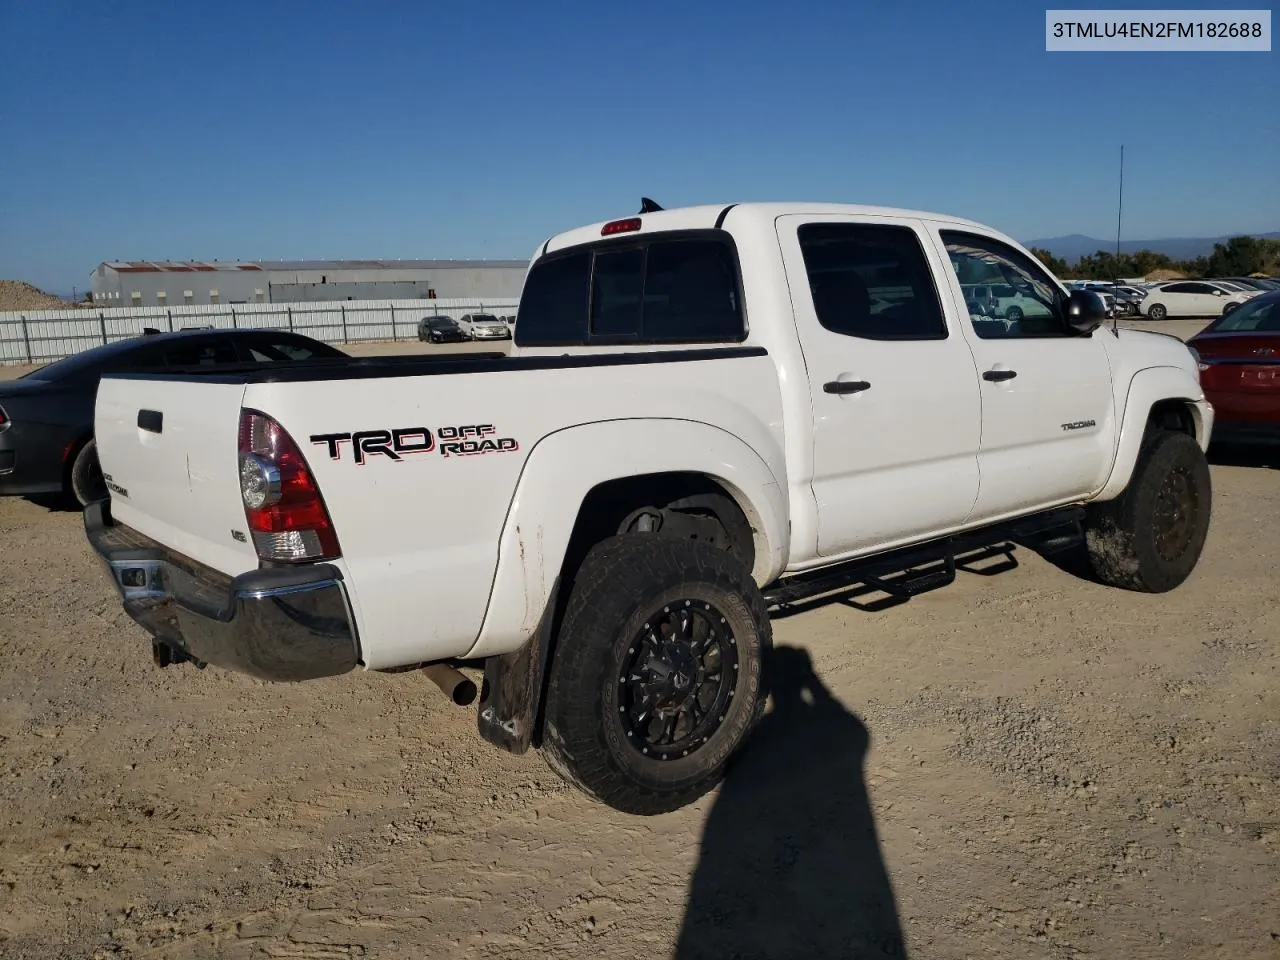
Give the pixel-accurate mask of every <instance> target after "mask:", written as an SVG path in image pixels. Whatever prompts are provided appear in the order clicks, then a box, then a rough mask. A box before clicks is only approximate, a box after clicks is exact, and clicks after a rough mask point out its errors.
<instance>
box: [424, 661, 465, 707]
mask: <svg viewBox="0 0 1280 960" xmlns="http://www.w3.org/2000/svg"><path fill="white" fill-rule="evenodd" d="M422 672H423V673H424V674H426V677H427V679H428V680H430V681H431V682H432V683H434V684H435V685H436V686H437V687H439V688H440V691H441V692H442V693H443V694H444V695H445V696H446V697H448V698H449V699H450V700H452V701H453V702H454V703H456V704H457V705H458V706H460V707H468V706H470V705H471V704H473V703H474V702H475V699H476V685H475V681H473V680H471V679H470V678H469V677H467V676H466V675H465V674H464V673H462V672H461V671H460V670H458V669H456V668H454V667H451V666H449V664H447V663H433V664H430V665H429V666H425V667H423V668H422Z"/></svg>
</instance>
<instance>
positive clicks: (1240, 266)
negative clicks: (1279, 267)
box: [1206, 237, 1280, 277]
mask: <svg viewBox="0 0 1280 960" xmlns="http://www.w3.org/2000/svg"><path fill="white" fill-rule="evenodd" d="M1277 246H1280V244H1276V243H1275V241H1270V240H1264V239H1262V238H1261V237H1232V238H1230V239H1229V240H1228V241H1227V242H1226V243H1225V244H1223V243H1215V244H1214V245H1213V253H1211V254H1209V259H1208V262H1207V264H1206V270H1207V271H1208V273H1209V276H1212V277H1247V276H1248V275H1249V274H1251V273H1264V272H1266V270H1267V268H1268V267H1269V266H1271V265H1273V263H1274V260H1275V258H1276V253H1277V250H1276V249H1275V248H1276V247H1277Z"/></svg>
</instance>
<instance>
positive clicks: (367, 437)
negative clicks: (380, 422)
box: [310, 423, 520, 466]
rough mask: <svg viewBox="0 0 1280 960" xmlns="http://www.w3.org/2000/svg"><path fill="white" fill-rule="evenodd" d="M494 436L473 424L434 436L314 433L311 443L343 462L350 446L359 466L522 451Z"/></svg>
mask: <svg viewBox="0 0 1280 960" xmlns="http://www.w3.org/2000/svg"><path fill="white" fill-rule="evenodd" d="M495 432H496V431H495V430H494V427H493V424H491V423H472V424H466V425H464V426H460V427H437V428H436V430H435V432H434V433H433V432H432V431H431V430H429V429H428V428H427V427H400V428H399V429H396V430H360V431H358V432H356V433H314V434H312V435H311V438H310V439H311V442H312V443H314V444H323V445H324V446H325V448H326V449H327V450H328V451H329V459H330V460H341V459H342V451H343V444H350V445H351V452H352V456H353V459H354V460H355V462H356V463H357V464H359V465H360V466H364V464H365V463H366V462H368V460H369V458H370V457H375V456H377V457H386V458H387V459H389V460H392V461H394V462H396V463H401V462H403V461H404V459H405V457H407V456H410V455H412V454H415V453H439V454H440V456H442V457H470V456H475V455H477V454H481V453H512V452H514V451H516V450H519V449H520V444H518V443H516V441H515V440H514V439H512V438H511V437H494V436H493V434H494V433H495ZM437 440H438V441H439V443H437V442H436V441H437Z"/></svg>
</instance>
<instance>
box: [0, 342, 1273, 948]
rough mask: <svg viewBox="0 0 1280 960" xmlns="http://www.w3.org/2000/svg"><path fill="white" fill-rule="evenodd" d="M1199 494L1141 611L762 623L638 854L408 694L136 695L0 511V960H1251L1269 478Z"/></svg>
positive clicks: (217, 691) (112, 643) (1042, 567)
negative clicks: (745, 714) (703, 751)
mask: <svg viewBox="0 0 1280 960" xmlns="http://www.w3.org/2000/svg"><path fill="white" fill-rule="evenodd" d="M1169 326H1170V325H1169V324H1165V325H1163V326H1162V329H1168V328H1169ZM1193 326H1198V325H1193ZM1180 332H1181V331H1180ZM1215 460H1216V461H1217V462H1215V464H1214V466H1213V468H1212V472H1213V482H1214V485H1215V502H1214V511H1215V512H1214V519H1213V524H1212V527H1211V531H1210V535H1209V541H1208V545H1207V547H1206V551H1205V555H1204V558H1203V560H1202V563H1201V565H1200V567H1199V569H1198V570H1197V572H1196V573H1195V575H1194V576H1193V577H1192V579H1191V580H1190V581H1188V582H1187V583H1186V584H1185V585H1184V586H1183V587H1182V588H1180V589H1179V590H1177V591H1175V592H1173V593H1171V594H1167V595H1164V596H1141V595H1135V594H1128V593H1124V592H1120V591H1115V590H1110V589H1107V588H1104V587H1101V586H1097V585H1095V584H1092V583H1090V582H1087V581H1086V580H1083V579H1080V578H1078V577H1077V576H1075V575H1073V574H1072V573H1070V572H1067V571H1064V570H1063V569H1060V568H1059V567H1058V566H1055V565H1053V564H1051V563H1049V562H1047V561H1045V560H1044V559H1042V558H1040V557H1039V556H1037V555H1035V554H1033V553H1031V552H1029V551H1027V550H1024V549H1019V550H1017V551H1016V553H1014V555H1013V556H1014V559H1015V561H1016V566H1015V567H1014V568H1013V569H1007V570H1005V571H1003V572H992V571H991V570H988V574H989V575H981V574H977V573H962V574H961V575H960V578H959V579H958V580H957V582H956V583H955V584H953V585H952V586H950V587H947V588H945V589H942V590H939V591H935V592H933V593H929V594H925V595H923V596H920V597H917V598H915V599H913V600H912V601H910V602H909V603H907V604H905V605H901V606H896V607H892V608H889V609H885V610H881V611H879V612H868V611H865V610H862V609H858V608H857V607H856V606H855V605H854V604H853V603H851V602H841V601H837V602H829V603H825V604H821V605H816V606H813V607H810V608H806V609H800V610H794V611H789V612H788V613H786V614H785V615H783V614H780V615H779V616H778V617H777V618H776V619H775V622H774V630H775V643H776V644H777V645H778V646H779V647H780V648H781V649H782V650H783V655H782V657H780V658H779V661H778V663H779V665H780V667H779V674H778V676H777V678H776V679H775V683H776V685H777V687H778V691H777V699H776V702H775V705H774V710H773V712H772V713H771V714H770V715H769V716H768V717H767V718H766V720H765V723H764V725H763V726H762V728H761V730H760V732H759V733H758V734H757V736H756V737H755V739H754V740H753V742H752V744H751V745H750V746H749V747H748V749H747V750H746V752H745V753H744V755H743V757H742V760H741V762H740V763H739V764H738V765H737V766H736V767H735V769H734V770H733V772H732V773H731V775H730V777H729V779H728V781H727V783H726V785H725V786H724V787H723V788H721V789H720V790H719V791H717V792H716V793H715V794H713V795H711V796H709V797H707V798H705V799H704V800H703V801H701V802H700V803H698V804H696V805H694V806H692V807H690V808H687V809H685V810H682V811H679V812H677V813H674V814H670V815H666V816H662V817H657V818H652V819H642V818H633V817H626V816H623V815H620V814H615V813H613V812H612V811H610V810H608V809H605V808H603V807H600V806H598V805H594V804H592V803H591V802H589V801H587V800H585V799H584V798H582V797H581V796H580V795H578V794H576V793H574V792H572V791H570V790H569V789H568V788H566V787H565V786H564V785H563V784H562V783H561V782H560V780H559V779H558V778H557V777H556V776H555V775H554V774H552V773H551V772H550V771H549V770H548V769H547V768H546V767H545V766H544V765H543V764H542V762H541V761H540V759H539V758H538V757H537V756H535V755H529V756H526V757H523V758H515V757H510V756H507V755H505V754H502V753H499V752H497V751H495V750H493V749H491V748H489V747H488V746H486V745H485V744H483V743H482V742H481V741H480V740H479V738H478V736H477V734H476V732H475V716H474V712H473V709H474V708H472V709H461V708H458V707H454V706H452V705H451V704H449V703H448V702H447V701H446V700H445V699H444V698H443V697H442V696H441V695H440V694H439V693H438V692H437V691H436V689H435V688H434V687H433V686H431V685H430V683H428V682H427V681H426V680H425V679H423V678H422V677H421V676H418V675H416V674H401V675H380V674H369V675H365V674H353V675H349V676H345V677H339V678H334V679H332V680H324V681H316V682H313V683H308V684H301V685H271V684H267V683H262V682H259V681H256V680H252V679H249V678H247V677H243V676H239V675H236V674H231V673H226V672H222V671H218V670H214V669H209V670H205V671H197V670H195V669H192V668H190V667H177V668H170V669H166V670H159V669H156V668H154V667H153V666H152V664H151V660H150V652H149V647H148V645H147V643H146V641H145V637H144V634H143V633H142V631H141V630H140V629H139V628H137V627H136V626H134V625H133V624H132V622H131V621H129V620H128V618H126V617H125V615H124V614H123V613H122V612H121V610H120V607H119V604H118V603H117V601H116V599H115V596H114V594H113V592H112V590H111V588H110V587H109V586H108V584H107V583H106V581H105V580H104V578H103V575H102V574H101V573H100V571H99V569H98V568H97V566H96V563H95V562H94V561H93V560H92V559H91V557H90V553H89V550H88V547H87V546H86V544H85V542H84V538H83V533H82V530H81V527H80V518H79V516H78V515H77V514H75V513H68V512H60V511H58V510H55V509H51V508H50V507H48V506H43V505H40V504H37V503H33V502H30V501H27V500H21V499H4V500H0V574H2V575H0V658H2V661H3V663H4V670H3V672H0V956H3V957H7V958H15V960H16V958H40V960H47V958H60V957H74V958H82V957H115V956H122V957H150V958H214V957H219V958H220V957H226V958H267V957H279V958H313V960H337V958H352V957H378V958H383V957H388V958H415V960H416V958H435V957H463V958H473V957H501V958H517V957H534V956H538V957H542V956H554V957H556V958H558V960H559V958H563V960H579V958H581V960H598V958H600V957H608V958H610V960H612V958H638V960H654V958H659V957H668V956H673V955H674V956H679V957H682V958H683V957H697V956H706V957H717V958H728V957H757V956H758V957H769V958H775V957H786V956H803V957H806V958H822V957H861V956H869V957H871V956H873V957H881V956H902V955H903V953H904V952H905V953H906V954H907V955H909V956H911V957H916V958H965V957H973V958H1005V957H1009V958H1012V957H1050V958H1067V957H1108V958H1110V957H1124V958H1131V957H1177V958H1183V957H1221V958H1233V960H1236V958H1253V957H1257V958H1263V957H1268V958H1276V957H1280V910H1277V907H1276V905H1277V903H1280V692H1278V691H1277V681H1278V680H1280V671H1278V669H1277V667H1278V665H1280V656H1278V654H1277V647H1276V644H1277V639H1278V638H1280V607H1278V606H1277V604H1276V598H1277V596H1278V595H1280V590H1278V585H1280V577H1278V575H1277V572H1276V571H1277V569H1278V568H1280V538H1277V537H1276V535H1275V534H1276V531H1277V530H1280V470H1277V469H1275V468H1276V467H1280V460H1276V459H1272V460H1267V459H1266V458H1257V457H1248V456H1244V455H1239V454H1231V455H1220V456H1216V457H1215ZM987 566H988V567H990V563H988V564H987ZM1268 904H1270V906H1268Z"/></svg>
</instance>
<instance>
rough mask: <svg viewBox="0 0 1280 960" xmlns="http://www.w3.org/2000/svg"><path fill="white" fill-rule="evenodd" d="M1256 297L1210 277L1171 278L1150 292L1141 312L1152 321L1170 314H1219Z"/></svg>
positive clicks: (1141, 305)
mask: <svg viewBox="0 0 1280 960" xmlns="http://www.w3.org/2000/svg"><path fill="white" fill-rule="evenodd" d="M1250 299H1252V297H1251V296H1250V295H1249V294H1246V293H1241V292H1240V291H1238V290H1232V289H1229V288H1228V287H1226V286H1224V285H1222V284H1220V283H1214V282H1211V281H1208V280H1170V281H1168V282H1167V283H1159V284H1156V285H1155V286H1154V287H1152V288H1151V289H1149V290H1148V291H1147V295H1146V296H1145V297H1144V298H1143V299H1142V302H1141V303H1139V304H1138V312H1139V313H1140V314H1142V315H1143V316H1144V317H1147V318H1149V319H1151V320H1163V319H1165V318H1166V317H1219V316H1222V315H1223V314H1224V313H1230V312H1231V311H1232V310H1234V309H1235V308H1236V307H1238V306H1240V304H1242V303H1244V302H1245V301H1246V300H1250Z"/></svg>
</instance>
